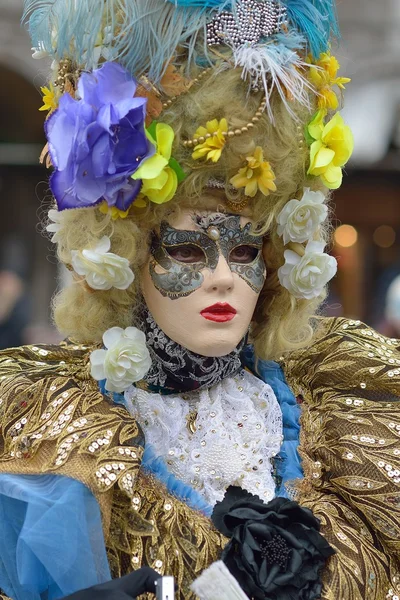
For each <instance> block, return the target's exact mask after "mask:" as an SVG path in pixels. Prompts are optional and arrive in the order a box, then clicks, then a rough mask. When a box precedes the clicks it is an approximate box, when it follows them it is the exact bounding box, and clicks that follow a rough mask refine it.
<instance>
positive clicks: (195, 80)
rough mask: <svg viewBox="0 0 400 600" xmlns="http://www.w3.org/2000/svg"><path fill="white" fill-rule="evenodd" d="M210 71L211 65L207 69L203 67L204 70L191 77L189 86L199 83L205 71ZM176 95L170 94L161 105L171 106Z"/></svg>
mask: <svg viewBox="0 0 400 600" xmlns="http://www.w3.org/2000/svg"><path fill="white" fill-rule="evenodd" d="M210 71H211V67H208V68H207V69H204V71H202V72H201V73H199V75H198V76H197V77H195V78H194V79H192V81H191V85H190V87H192V86H193V85H195V84H196V83H199V81H201V80H202V79H203V78H204V77H205V76H206V75H207V73H209V72H210ZM189 89H190V88H189ZM189 89H188V90H187V91H186V92H183V93H186V94H187V93H188V91H189ZM178 97H179V96H172V98H169V99H168V100H166V101H165V102H163V105H162V106H163V109H166V108H169V107H170V106H171V104H173V103H174V102H175V100H176V99H177V98H178Z"/></svg>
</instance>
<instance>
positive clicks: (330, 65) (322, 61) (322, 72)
mask: <svg viewBox="0 0 400 600" xmlns="http://www.w3.org/2000/svg"><path fill="white" fill-rule="evenodd" d="M308 62H309V63H311V59H310V58H308ZM339 69H340V64H339V62H338V60H337V59H336V58H335V57H334V56H332V55H331V53H330V52H323V53H322V54H321V55H320V57H319V59H318V60H317V62H316V63H314V65H313V66H312V67H311V68H310V73H309V78H310V81H311V83H312V84H313V85H314V87H315V89H316V90H317V92H318V94H319V95H318V106H319V108H326V109H328V110H336V109H337V108H338V107H339V99H338V97H337V95H336V93H335V92H334V91H333V89H332V87H333V86H334V85H337V86H338V87H339V88H340V89H341V90H344V89H345V87H344V84H345V83H349V82H350V81H351V79H349V78H348V77H338V76H337V75H338V71H339Z"/></svg>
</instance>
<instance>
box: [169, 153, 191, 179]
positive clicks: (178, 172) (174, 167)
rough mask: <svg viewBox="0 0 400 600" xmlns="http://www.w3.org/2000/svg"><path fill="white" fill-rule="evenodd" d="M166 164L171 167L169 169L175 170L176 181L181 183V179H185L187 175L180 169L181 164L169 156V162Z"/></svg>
mask: <svg viewBox="0 0 400 600" xmlns="http://www.w3.org/2000/svg"><path fill="white" fill-rule="evenodd" d="M168 166H170V167H171V169H172V170H173V171H175V173H176V175H177V177H178V183H182V181H183V180H184V179H186V177H187V175H186V173H185V171H184V170H183V169H182V167H181V165H180V164H179V163H178V161H177V160H175V158H173V157H172V156H171V158H170V159H169V163H168Z"/></svg>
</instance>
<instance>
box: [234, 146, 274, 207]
mask: <svg viewBox="0 0 400 600" xmlns="http://www.w3.org/2000/svg"><path fill="white" fill-rule="evenodd" d="M246 161H247V164H246V165H245V166H244V167H242V168H241V169H239V172H238V174H237V175H235V176H234V177H232V178H231V179H230V183H231V184H232V185H233V186H234V187H235V188H236V189H238V190H239V189H241V188H244V193H245V195H246V196H249V197H250V198H254V196H255V195H256V194H257V192H258V191H260V192H261V193H262V194H263V195H264V196H269V194H270V193H271V192H276V185H275V183H274V182H275V173H274V172H273V170H272V168H271V165H270V164H269V162H268V161H266V160H264V153H263V149H262V148H261V146H257V148H256V149H255V150H254V152H253V154H252V155H251V156H247V158H246Z"/></svg>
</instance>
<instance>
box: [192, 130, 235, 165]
mask: <svg viewBox="0 0 400 600" xmlns="http://www.w3.org/2000/svg"><path fill="white" fill-rule="evenodd" d="M227 132H228V122H227V120H226V119H221V120H220V121H218V119H214V120H213V121H207V123H206V127H199V128H198V130H197V131H196V133H195V134H194V137H195V138H197V139H199V138H205V137H206V135H209V136H211V137H208V138H207V139H205V140H204V142H202V143H201V144H198V145H197V146H196V147H195V149H194V152H193V154H192V158H193V160H198V159H199V158H205V159H206V160H212V162H215V163H216V162H218V161H219V159H220V158H221V154H222V150H223V149H224V146H225V143H226V139H225V138H226V134H227Z"/></svg>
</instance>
